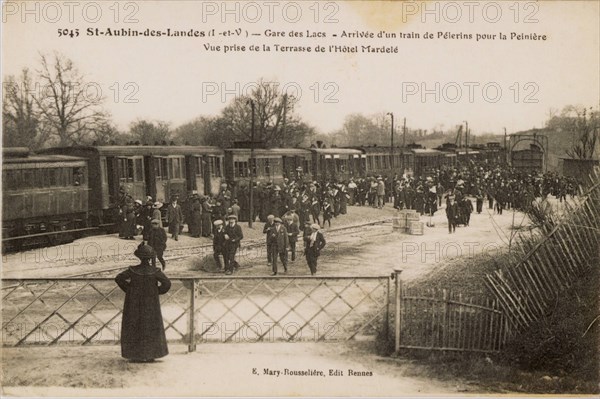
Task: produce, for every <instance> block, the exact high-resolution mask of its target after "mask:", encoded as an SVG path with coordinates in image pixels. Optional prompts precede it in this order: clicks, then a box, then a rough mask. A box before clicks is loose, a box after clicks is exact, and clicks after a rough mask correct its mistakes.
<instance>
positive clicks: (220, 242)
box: [213, 220, 225, 271]
mask: <svg viewBox="0 0 600 399" xmlns="http://www.w3.org/2000/svg"><path fill="white" fill-rule="evenodd" d="M213 225H214V229H213V259H214V260H215V263H216V264H217V266H218V267H219V270H220V271H223V270H224V269H223V264H222V263H221V258H220V257H219V256H222V257H223V260H224V261H225V229H224V228H223V221H222V220H215V221H214V223H213Z"/></svg>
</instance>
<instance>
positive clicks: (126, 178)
mask: <svg viewBox="0 0 600 399" xmlns="http://www.w3.org/2000/svg"><path fill="white" fill-rule="evenodd" d="M256 147H258V148H256ZM496 150H497V149H493V150H485V149H479V150H475V149H472V150H471V151H470V152H468V155H467V157H466V158H467V159H471V158H473V159H478V160H480V159H481V154H482V153H484V154H496V153H497V151H496ZM252 152H254V154H252ZM486 156H488V155H486ZM489 156H491V155H489ZM494 156H496V155H494ZM494 159H495V158H494ZM461 162H465V154H463V153H461V150H460V149H456V148H449V147H447V148H444V147H441V148H438V149H427V148H422V147H421V146H419V145H409V146H407V147H405V148H401V147H394V148H391V147H386V146H359V147H335V146H331V147H326V146H324V145H323V144H322V143H321V142H318V143H317V144H316V145H312V146H311V147H310V148H265V147H264V146H255V148H253V149H251V148H250V146H248V145H246V146H238V147H236V148H228V149H222V148H219V147H213V146H189V145H163V146H157V145H155V146H147V145H125V146H117V145H106V146H72V147H53V148H47V149H43V150H40V151H38V152H37V153H35V154H34V153H31V152H30V151H29V150H28V149H26V148H4V149H3V165H2V175H3V176H2V177H3V182H4V183H3V187H4V188H3V194H4V195H3V202H2V207H3V220H2V222H3V223H2V243H3V251H5V250H6V249H8V248H16V249H19V248H20V247H21V242H20V239H22V238H28V239H29V240H28V242H34V243H38V244H41V245H52V244H55V243H56V242H61V241H68V240H72V239H73V237H75V236H77V235H78V234H85V233H87V232H90V231H98V230H99V231H102V232H111V231H114V229H115V226H116V222H117V215H118V208H117V204H118V201H119V195H120V192H121V191H122V190H123V191H125V192H127V193H128V194H130V195H131V196H132V197H133V198H136V199H146V197H147V196H150V197H152V199H153V200H154V201H160V202H163V203H165V204H168V203H169V202H170V200H171V198H172V196H173V195H175V194H178V195H180V196H182V197H183V198H185V197H187V195H188V194H190V193H193V192H195V193H200V194H205V195H207V194H212V195H216V194H217V193H218V192H219V190H220V188H221V185H222V184H223V183H226V184H227V185H228V186H229V187H230V188H231V189H232V191H233V192H234V194H235V192H236V190H237V189H239V188H240V187H241V186H243V185H246V187H247V186H248V184H249V183H250V177H251V176H250V175H251V172H252V178H253V179H254V181H256V182H262V183H268V182H272V183H274V184H280V183H281V182H282V181H283V179H286V178H288V179H291V180H297V181H305V182H308V181H347V180H349V179H350V178H358V177H365V176H376V175H382V176H390V177H391V176H394V175H412V176H426V175H429V174H432V173H434V172H435V170H436V169H437V168H439V167H441V166H444V165H447V166H456V165H458V164H460V163H461ZM486 162H487V161H486Z"/></svg>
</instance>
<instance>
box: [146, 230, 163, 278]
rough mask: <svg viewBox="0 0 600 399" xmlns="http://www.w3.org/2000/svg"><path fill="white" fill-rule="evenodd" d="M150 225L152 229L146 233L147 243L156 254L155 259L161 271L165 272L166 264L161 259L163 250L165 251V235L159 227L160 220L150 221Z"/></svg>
mask: <svg viewBox="0 0 600 399" xmlns="http://www.w3.org/2000/svg"><path fill="white" fill-rule="evenodd" d="M150 223H151V226H152V227H151V228H150V231H149V232H148V238H147V242H148V245H149V246H151V247H152V248H153V249H154V251H155V252H156V258H157V259H158V261H159V262H160V264H161V265H162V269H163V270H165V268H166V267H167V264H166V262H165V259H164V258H163V254H164V253H165V249H167V233H166V232H165V229H163V228H162V227H161V225H160V220H158V219H152V221H151V222H150Z"/></svg>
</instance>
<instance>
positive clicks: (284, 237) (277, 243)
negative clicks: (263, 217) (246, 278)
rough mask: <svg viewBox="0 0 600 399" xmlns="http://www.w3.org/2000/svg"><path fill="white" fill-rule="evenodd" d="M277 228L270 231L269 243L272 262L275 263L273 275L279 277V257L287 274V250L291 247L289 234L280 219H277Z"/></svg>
mask: <svg viewBox="0 0 600 399" xmlns="http://www.w3.org/2000/svg"><path fill="white" fill-rule="evenodd" d="M274 222H275V227H273V228H271V229H270V230H269V233H268V234H269V235H268V237H269V241H270V244H271V251H272V252H271V260H272V261H273V274H271V275H272V276H275V275H277V257H279V258H280V259H281V263H283V269H284V270H285V273H287V249H288V246H289V238H288V233H287V230H286V228H285V226H284V225H283V222H282V220H281V219H280V218H275V220H274Z"/></svg>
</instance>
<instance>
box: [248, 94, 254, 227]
mask: <svg viewBox="0 0 600 399" xmlns="http://www.w3.org/2000/svg"><path fill="white" fill-rule="evenodd" d="M248 103H249V104H250V107H251V108H252V128H251V130H250V165H249V166H250V168H249V169H250V219H249V220H248V227H250V228H252V222H253V221H254V101H252V100H248Z"/></svg>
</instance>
